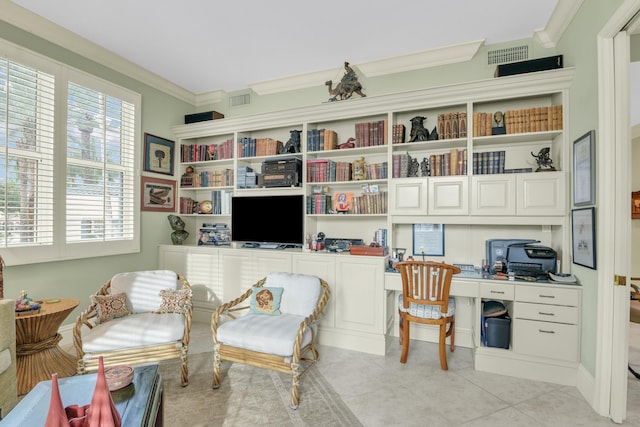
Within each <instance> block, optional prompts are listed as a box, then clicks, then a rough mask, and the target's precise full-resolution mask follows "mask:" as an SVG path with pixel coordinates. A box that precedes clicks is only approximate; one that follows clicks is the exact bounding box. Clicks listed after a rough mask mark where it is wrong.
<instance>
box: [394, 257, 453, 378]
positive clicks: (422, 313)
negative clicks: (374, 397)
mask: <svg viewBox="0 0 640 427" xmlns="http://www.w3.org/2000/svg"><path fill="white" fill-rule="evenodd" d="M396 268H397V269H398V270H400V274H401V276H402V294H400V296H399V298H398V314H399V316H400V344H402V353H401V354H400V362H401V363H406V361H407V355H408V354H409V341H410V338H409V335H410V334H409V331H410V324H411V322H414V323H421V324H426V325H438V326H439V328H440V335H439V339H438V343H439V348H440V367H441V368H442V369H443V370H447V369H449V366H448V365H447V347H446V339H447V337H451V339H450V342H451V344H450V345H451V351H454V350H455V300H454V298H453V297H449V289H450V288H451V279H452V277H453V275H454V274H458V273H460V268H458V267H455V266H453V265H449V264H445V263H440V262H434V261H403V262H399V263H397V264H396Z"/></svg>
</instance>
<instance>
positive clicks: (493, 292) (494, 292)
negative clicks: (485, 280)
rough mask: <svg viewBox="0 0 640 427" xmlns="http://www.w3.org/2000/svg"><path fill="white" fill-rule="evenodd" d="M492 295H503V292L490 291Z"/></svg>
mask: <svg viewBox="0 0 640 427" xmlns="http://www.w3.org/2000/svg"><path fill="white" fill-rule="evenodd" d="M491 293H492V294H504V291H491Z"/></svg>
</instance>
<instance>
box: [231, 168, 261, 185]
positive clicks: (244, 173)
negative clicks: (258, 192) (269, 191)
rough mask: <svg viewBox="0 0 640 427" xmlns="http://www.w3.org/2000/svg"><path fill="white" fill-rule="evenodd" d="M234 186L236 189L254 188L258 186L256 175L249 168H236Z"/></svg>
mask: <svg viewBox="0 0 640 427" xmlns="http://www.w3.org/2000/svg"><path fill="white" fill-rule="evenodd" d="M236 185H237V187H238V188H256V187H257V186H258V174H257V173H256V172H255V171H254V170H253V168H251V167H250V166H240V167H238V176H237V182H236Z"/></svg>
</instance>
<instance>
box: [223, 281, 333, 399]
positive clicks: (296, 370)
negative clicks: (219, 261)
mask: <svg viewBox="0 0 640 427" xmlns="http://www.w3.org/2000/svg"><path fill="white" fill-rule="evenodd" d="M319 280H320V285H321V286H322V293H321V295H320V298H318V303H317V306H316V308H315V310H314V311H313V313H312V314H311V315H309V316H307V317H306V318H305V319H304V320H303V321H302V322H301V323H300V326H299V328H298V331H297V334H296V337H295V343H294V346H293V354H292V355H291V356H286V357H283V356H278V355H274V354H266V353H261V352H257V351H252V350H246V349H242V348H237V347H231V346H228V345H224V344H222V343H220V342H219V341H218V338H217V331H218V326H219V325H220V323H221V322H222V320H223V317H224V316H228V317H230V318H231V319H235V316H234V314H233V313H234V312H238V311H240V310H248V309H249V306H248V305H243V306H239V305H240V304H241V303H242V302H243V301H247V303H248V299H249V297H250V296H251V293H252V289H249V290H247V291H246V292H245V293H244V294H242V295H241V296H240V297H238V298H236V299H234V300H233V301H230V302H228V303H226V304H222V305H221V306H219V307H218V309H217V310H216V311H215V312H214V313H213V315H212V316H211V332H212V334H213V354H214V360H213V384H212V387H213V388H218V387H220V381H221V370H220V367H221V363H222V362H223V361H225V360H226V361H230V362H239V363H244V364H246V365H251V366H255V367H258V368H264V369H271V370H274V371H278V372H283V373H285V374H291V377H292V379H291V408H292V409H297V408H298V404H299V402H300V396H299V391H298V386H299V383H300V379H301V378H302V376H303V374H304V373H305V372H306V371H307V369H309V367H311V366H312V365H313V364H314V363H315V362H316V361H317V360H318V351H317V349H316V348H315V343H316V332H315V329H314V328H311V329H310V330H311V342H310V343H309V344H307V345H305V346H302V342H303V338H304V335H305V332H306V330H307V329H308V328H310V327H311V326H312V324H313V323H314V322H317V321H318V320H319V317H320V315H321V314H322V312H323V311H324V308H325V306H326V305H327V301H328V300H329V296H330V294H331V291H330V290H329V285H328V284H327V282H325V281H324V280H322V279H319ZM265 281H266V277H265V278H262V279H260V280H259V281H258V282H257V283H256V284H255V285H253V286H254V287H261V286H263V285H264V283H265Z"/></svg>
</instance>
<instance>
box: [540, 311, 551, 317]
mask: <svg viewBox="0 0 640 427" xmlns="http://www.w3.org/2000/svg"><path fill="white" fill-rule="evenodd" d="M538 314H539V315H541V316H555V314H554V313H545V312H544V311H539V312H538Z"/></svg>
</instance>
